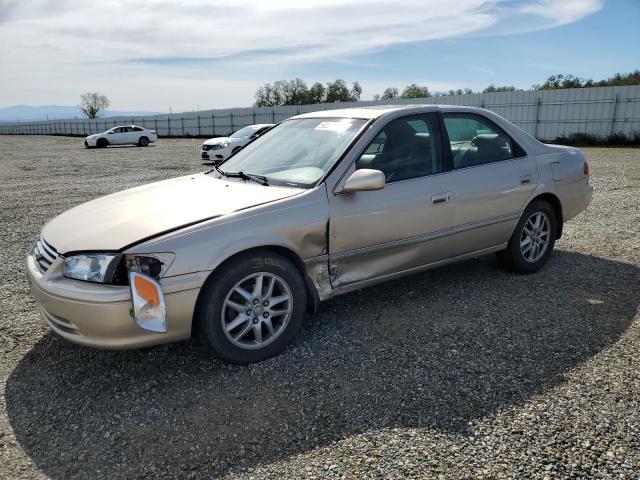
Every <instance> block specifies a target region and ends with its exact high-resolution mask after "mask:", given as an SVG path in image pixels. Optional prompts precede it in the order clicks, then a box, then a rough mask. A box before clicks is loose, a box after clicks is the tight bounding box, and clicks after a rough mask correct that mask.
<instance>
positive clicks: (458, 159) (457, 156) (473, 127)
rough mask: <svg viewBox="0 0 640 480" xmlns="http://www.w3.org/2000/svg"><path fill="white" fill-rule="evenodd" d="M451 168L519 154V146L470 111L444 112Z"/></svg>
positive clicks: (513, 156)
mask: <svg viewBox="0 0 640 480" xmlns="http://www.w3.org/2000/svg"><path fill="white" fill-rule="evenodd" d="M443 120H444V126H445V129H446V131H447V135H448V136H449V143H450V147H451V159H452V161H453V168H454V169H455V168H466V167H473V166H476V165H484V164H486V163H492V162H500V161H502V160H509V159H511V158H516V157H519V156H522V155H521V154H522V153H523V151H522V149H521V148H520V147H518V145H517V144H515V142H514V141H513V140H512V139H511V138H510V137H509V136H508V135H507V134H506V133H505V132H503V131H502V130H501V129H500V128H498V127H497V126H496V125H495V124H494V123H493V122H491V121H489V120H488V119H485V118H483V117H482V116H480V115H474V114H445V115H444V116H443Z"/></svg>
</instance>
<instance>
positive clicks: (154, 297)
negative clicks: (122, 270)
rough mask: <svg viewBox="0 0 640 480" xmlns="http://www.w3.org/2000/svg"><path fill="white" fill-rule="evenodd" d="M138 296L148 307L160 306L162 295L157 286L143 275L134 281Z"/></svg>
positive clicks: (137, 276)
mask: <svg viewBox="0 0 640 480" xmlns="http://www.w3.org/2000/svg"><path fill="white" fill-rule="evenodd" d="M133 281H134V283H135V286H136V290H137V292H138V295H140V296H141V297H142V298H143V299H145V300H146V301H147V304H148V305H154V306H155V305H160V294H159V293H158V289H157V288H156V286H155V285H154V284H153V283H152V282H151V281H149V280H147V279H146V278H144V277H143V276H142V275H136V277H135V278H134V279H133Z"/></svg>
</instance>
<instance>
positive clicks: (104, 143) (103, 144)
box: [96, 138, 109, 148]
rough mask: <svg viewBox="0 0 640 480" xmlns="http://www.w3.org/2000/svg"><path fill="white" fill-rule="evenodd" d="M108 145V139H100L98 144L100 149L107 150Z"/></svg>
mask: <svg viewBox="0 0 640 480" xmlns="http://www.w3.org/2000/svg"><path fill="white" fill-rule="evenodd" d="M107 145H109V141H108V140H107V139H106V138H99V139H98V141H97V142H96V147H98V148H107Z"/></svg>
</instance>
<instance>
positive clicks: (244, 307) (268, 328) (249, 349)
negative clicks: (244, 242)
mask: <svg viewBox="0 0 640 480" xmlns="http://www.w3.org/2000/svg"><path fill="white" fill-rule="evenodd" d="M259 279H260V280H259ZM285 298H286V299H285ZM306 307H307V291H306V287H305V284H304V280H303V278H302V276H301V275H300V273H299V272H298V269H297V268H296V266H295V265H294V264H293V263H292V262H291V261H290V260H288V259H287V258H286V257H283V256H282V255H278V254H277V253H275V252H271V251H268V250H265V251H261V252H249V253H247V254H244V255H240V256H238V257H236V258H235V259H233V260H232V261H231V262H229V263H228V264H226V265H224V266H223V267H222V268H221V269H220V270H219V271H218V272H215V274H214V275H212V276H211V277H210V278H209V280H207V282H206V283H205V285H204V287H203V289H202V291H201V292H200V297H199V299H198V306H197V308H196V313H195V315H194V330H195V336H196V337H197V338H198V339H199V340H200V342H201V343H202V344H203V345H204V346H205V347H207V348H208V349H209V350H210V351H212V352H213V353H214V354H215V355H217V356H218V357H220V358H222V359H223V360H226V361H227V362H230V363H236V364H240V365H244V364H248V363H253V362H259V361H261V360H265V359H267V358H270V357H273V356H274V355H277V354H279V353H280V352H282V351H283V350H284V349H285V348H286V347H287V346H288V345H289V344H290V343H291V342H292V341H293V339H294V337H295V335H296V333H297V332H298V330H299V328H300V325H301V324H302V320H303V319H304V315H305V311H306ZM283 312H284V313H283Z"/></svg>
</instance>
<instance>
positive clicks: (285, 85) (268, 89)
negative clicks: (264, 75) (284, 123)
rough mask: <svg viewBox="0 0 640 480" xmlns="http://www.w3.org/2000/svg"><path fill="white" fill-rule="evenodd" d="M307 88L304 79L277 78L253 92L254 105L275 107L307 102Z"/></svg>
mask: <svg viewBox="0 0 640 480" xmlns="http://www.w3.org/2000/svg"><path fill="white" fill-rule="evenodd" d="M308 97H309V89H308V88H307V84H306V83H305V82H304V80H302V79H300V78H295V79H293V80H277V81H275V82H273V83H265V84H264V85H263V86H262V87H260V88H258V90H256V93H255V99H256V101H255V106H256V107H276V106H278V105H303V104H305V103H307V100H308Z"/></svg>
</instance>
